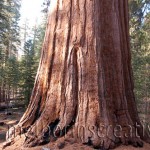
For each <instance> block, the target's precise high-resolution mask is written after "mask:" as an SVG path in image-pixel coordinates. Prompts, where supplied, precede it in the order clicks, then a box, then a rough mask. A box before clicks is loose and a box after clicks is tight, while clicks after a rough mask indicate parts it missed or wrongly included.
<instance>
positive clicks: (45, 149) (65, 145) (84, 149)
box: [0, 110, 150, 150]
mask: <svg viewBox="0 0 150 150" xmlns="http://www.w3.org/2000/svg"><path fill="white" fill-rule="evenodd" d="M22 114H23V112H22V110H18V111H17V112H13V114H12V115H6V114H5V113H4V112H0V122H4V125H3V126H0V150H2V147H3V142H4V141H5V136H6V132H7V130H8V126H10V127H11V126H13V125H15V124H16V123H17V122H18V121H19V119H20V118H21V116H22ZM24 139H25V136H24V135H21V137H20V136H18V137H16V138H15V143H14V144H12V145H11V146H8V147H6V148H5V149H4V150H58V149H62V150H94V149H93V148H92V147H89V146H86V145H83V144H80V143H72V144H70V142H67V141H64V139H63V138H62V139H59V140H58V142H54V143H53V142H52V143H50V144H47V145H44V146H37V147H34V148H23V147H22V145H23V142H24ZM60 143H61V145H60ZM59 147H61V148H59ZM115 150H150V144H146V143H144V147H143V148H134V147H132V146H120V147H117V148H116V149H115Z"/></svg>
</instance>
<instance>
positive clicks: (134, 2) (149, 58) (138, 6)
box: [129, 0, 150, 102]
mask: <svg viewBox="0 0 150 150" xmlns="http://www.w3.org/2000/svg"><path fill="white" fill-rule="evenodd" d="M129 2H130V35H131V50H132V66H133V72H134V80H135V94H136V98H137V101H138V102H142V101H143V100H144V99H145V98H148V97H149V95H148V90H149V89H150V84H149V83H150V42H149V41H150V1H149V0H131V1H129Z"/></svg>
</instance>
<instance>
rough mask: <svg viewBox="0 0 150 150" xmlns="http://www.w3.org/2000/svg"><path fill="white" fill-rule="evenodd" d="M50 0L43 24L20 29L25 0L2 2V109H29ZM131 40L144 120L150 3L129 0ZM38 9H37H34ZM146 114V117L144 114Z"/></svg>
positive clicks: (149, 74) (149, 99) (149, 81)
mask: <svg viewBox="0 0 150 150" xmlns="http://www.w3.org/2000/svg"><path fill="white" fill-rule="evenodd" d="M49 5H50V1H49V0H43V9H42V10H41V14H42V16H43V17H42V21H41V23H40V24H37V23H36V22H35V25H34V26H33V27H32V29H29V26H28V20H26V21H25V22H24V25H22V26H20V24H19V20H20V15H21V14H20V7H21V0H0V106H1V107H2V106H3V105H4V104H6V105H9V104H10V102H11V103H13V105H15V106H22V107H24V108H25V107H26V106H27V105H28V103H29V99H30V95H31V92H32V88H33V85H34V79H35V75H36V72H37V67H38V62H39V58H40V51H41V48H42V43H43V39H44V33H45V29H46V24H47V17H48V8H49ZM129 8H130V37H131V38H130V41H131V52H132V66H133V73H134V83H135V95H136V101H137V104H138V110H139V112H140V114H141V118H142V119H144V120H145V119H147V118H146V117H148V115H145V114H149V113H150V104H149V103H150V95H149V94H150V93H149V89H150V0H129ZM33 9H34V8H33ZM143 114H144V115H143Z"/></svg>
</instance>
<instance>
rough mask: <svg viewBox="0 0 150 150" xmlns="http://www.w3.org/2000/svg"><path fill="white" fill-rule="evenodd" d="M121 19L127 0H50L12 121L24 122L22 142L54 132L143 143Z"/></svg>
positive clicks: (110, 144)
mask: <svg viewBox="0 0 150 150" xmlns="http://www.w3.org/2000/svg"><path fill="white" fill-rule="evenodd" d="M128 22H129V20H128V1H127V0H111V1H110V0H65V1H64V0H52V2H51V8H50V16H49V21H48V25H47V30H46V35H45V40H44V44H43V49H42V54H41V60H40V64H39V69H38V72H37V76H36V81H35V85H34V89H33V92H32V96H31V100H30V104H29V106H28V108H27V110H26V112H25V113H24V115H23V117H22V119H21V120H20V122H19V124H18V126H17V127H18V128H19V126H20V127H21V128H23V129H27V138H26V141H25V145H26V146H36V145H39V144H42V143H45V142H49V141H50V140H51V138H52V137H54V136H56V137H60V136H61V137H62V136H65V138H70V137H73V138H74V139H75V140H76V141H79V142H82V143H84V144H91V145H93V147H96V148H100V147H103V148H105V149H109V148H114V147H115V146H116V145H118V144H119V143H122V144H126V145H128V144H132V145H134V146H142V145H143V143H142V141H141V139H142V140H146V138H147V134H146V133H145V135H144V134H143V132H142V131H143V129H142V126H141V123H140V121H139V118H138V114H137V109H136V104H135V97H134V93H133V79H132V70H131V56H130V46H129V25H128ZM136 125H138V127H137V126H136ZM17 132H18V133H19V130H17Z"/></svg>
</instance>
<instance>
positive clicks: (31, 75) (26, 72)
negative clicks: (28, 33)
mask: <svg viewBox="0 0 150 150" xmlns="http://www.w3.org/2000/svg"><path fill="white" fill-rule="evenodd" d="M20 70H21V71H20V72H21V79H20V87H21V89H22V93H23V95H22V96H23V98H24V100H25V102H26V104H28V102H29V99H30V96H31V92H32V88H33V85H34V79H35V74H36V70H37V67H36V61H35V52H34V47H33V40H31V39H30V40H28V41H27V42H25V45H24V55H23V57H22V60H21V62H20Z"/></svg>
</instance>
